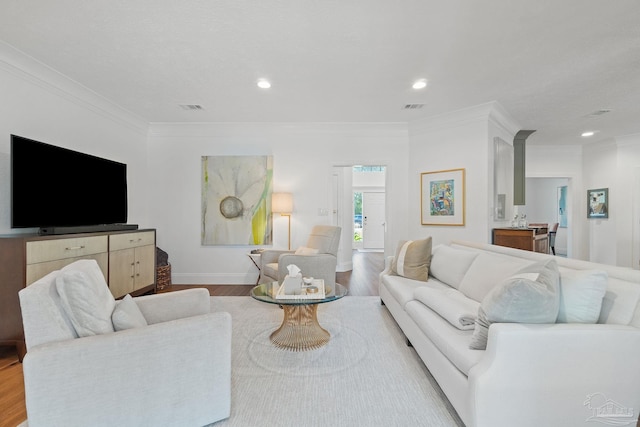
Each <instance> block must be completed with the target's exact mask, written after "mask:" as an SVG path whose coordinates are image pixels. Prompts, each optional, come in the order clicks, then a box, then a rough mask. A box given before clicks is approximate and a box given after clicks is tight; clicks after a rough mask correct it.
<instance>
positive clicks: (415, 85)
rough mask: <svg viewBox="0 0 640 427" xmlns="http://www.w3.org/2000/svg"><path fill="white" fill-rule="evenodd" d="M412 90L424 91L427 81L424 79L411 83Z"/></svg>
mask: <svg viewBox="0 0 640 427" xmlns="http://www.w3.org/2000/svg"><path fill="white" fill-rule="evenodd" d="M412 87H413V88H414V89H424V88H425V87H427V80H426V79H420V80H416V81H415V82H414V83H413V86H412Z"/></svg>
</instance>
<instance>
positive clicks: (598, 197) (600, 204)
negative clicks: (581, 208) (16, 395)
mask: <svg viewBox="0 0 640 427" xmlns="http://www.w3.org/2000/svg"><path fill="white" fill-rule="evenodd" d="M587 218H609V189H608V188H597V189H595V190H587Z"/></svg>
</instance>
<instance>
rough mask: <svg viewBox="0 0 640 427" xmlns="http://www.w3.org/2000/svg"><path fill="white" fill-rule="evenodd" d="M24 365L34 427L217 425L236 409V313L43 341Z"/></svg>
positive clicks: (207, 315)
mask: <svg viewBox="0 0 640 427" xmlns="http://www.w3.org/2000/svg"><path fill="white" fill-rule="evenodd" d="M23 370H24V383H25V395H26V406H27V415H28V419H29V426H30V427H38V426H51V425H64V426H99V425H101V426H107V425H113V426H115V425H206V424H210V423H212V422H215V421H217V420H219V419H222V418H226V417H228V416H229V414H230V396H231V389H230V387H231V316H230V315H229V314H228V313H224V312H218V313H209V314H206V315H202V316H195V317H190V318H186V319H179V320H174V321H171V322H166V323H160V324H156V325H150V326H147V327H143V328H136V329H129V330H125V331H120V332H115V333H110V334H105V335H97V336H91V337H86V338H77V339H73V340H68V341H59V342H52V343H47V344H42V345H39V346H35V347H33V348H31V349H30V350H29V352H28V353H27V354H26V356H25V358H24V363H23Z"/></svg>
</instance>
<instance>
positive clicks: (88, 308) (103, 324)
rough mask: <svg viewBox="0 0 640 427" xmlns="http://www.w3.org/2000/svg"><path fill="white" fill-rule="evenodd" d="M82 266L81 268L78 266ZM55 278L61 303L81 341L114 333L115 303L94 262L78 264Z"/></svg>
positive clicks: (64, 270)
mask: <svg viewBox="0 0 640 427" xmlns="http://www.w3.org/2000/svg"><path fill="white" fill-rule="evenodd" d="M76 263H81V264H76ZM76 263H73V264H70V265H68V266H67V267H65V268H63V269H62V270H61V273H60V275H59V276H58V277H57V278H56V290H57V291H58V295H60V303H61V304H62V307H63V309H64V312H65V314H66V315H67V316H68V318H69V320H70V321H71V324H72V325H73V328H74V329H75V330H76V333H77V334H78V336H79V337H86V336H91V335H99V334H105V333H108V332H113V331H114V329H113V323H111V313H113V309H114V307H115V305H116V301H115V299H114V298H113V295H111V291H109V287H108V286H107V282H106V281H105V279H104V276H103V275H102V271H101V270H100V267H98V264H97V263H96V262H95V261H94V260H82V261H76Z"/></svg>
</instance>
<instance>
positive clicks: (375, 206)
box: [362, 193, 385, 249]
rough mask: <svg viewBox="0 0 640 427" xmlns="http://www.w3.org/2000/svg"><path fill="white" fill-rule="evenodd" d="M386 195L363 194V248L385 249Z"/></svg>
mask: <svg viewBox="0 0 640 427" xmlns="http://www.w3.org/2000/svg"><path fill="white" fill-rule="evenodd" d="M384 201H385V193H362V248H363V249H383V248H384V230H385V217H384Z"/></svg>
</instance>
